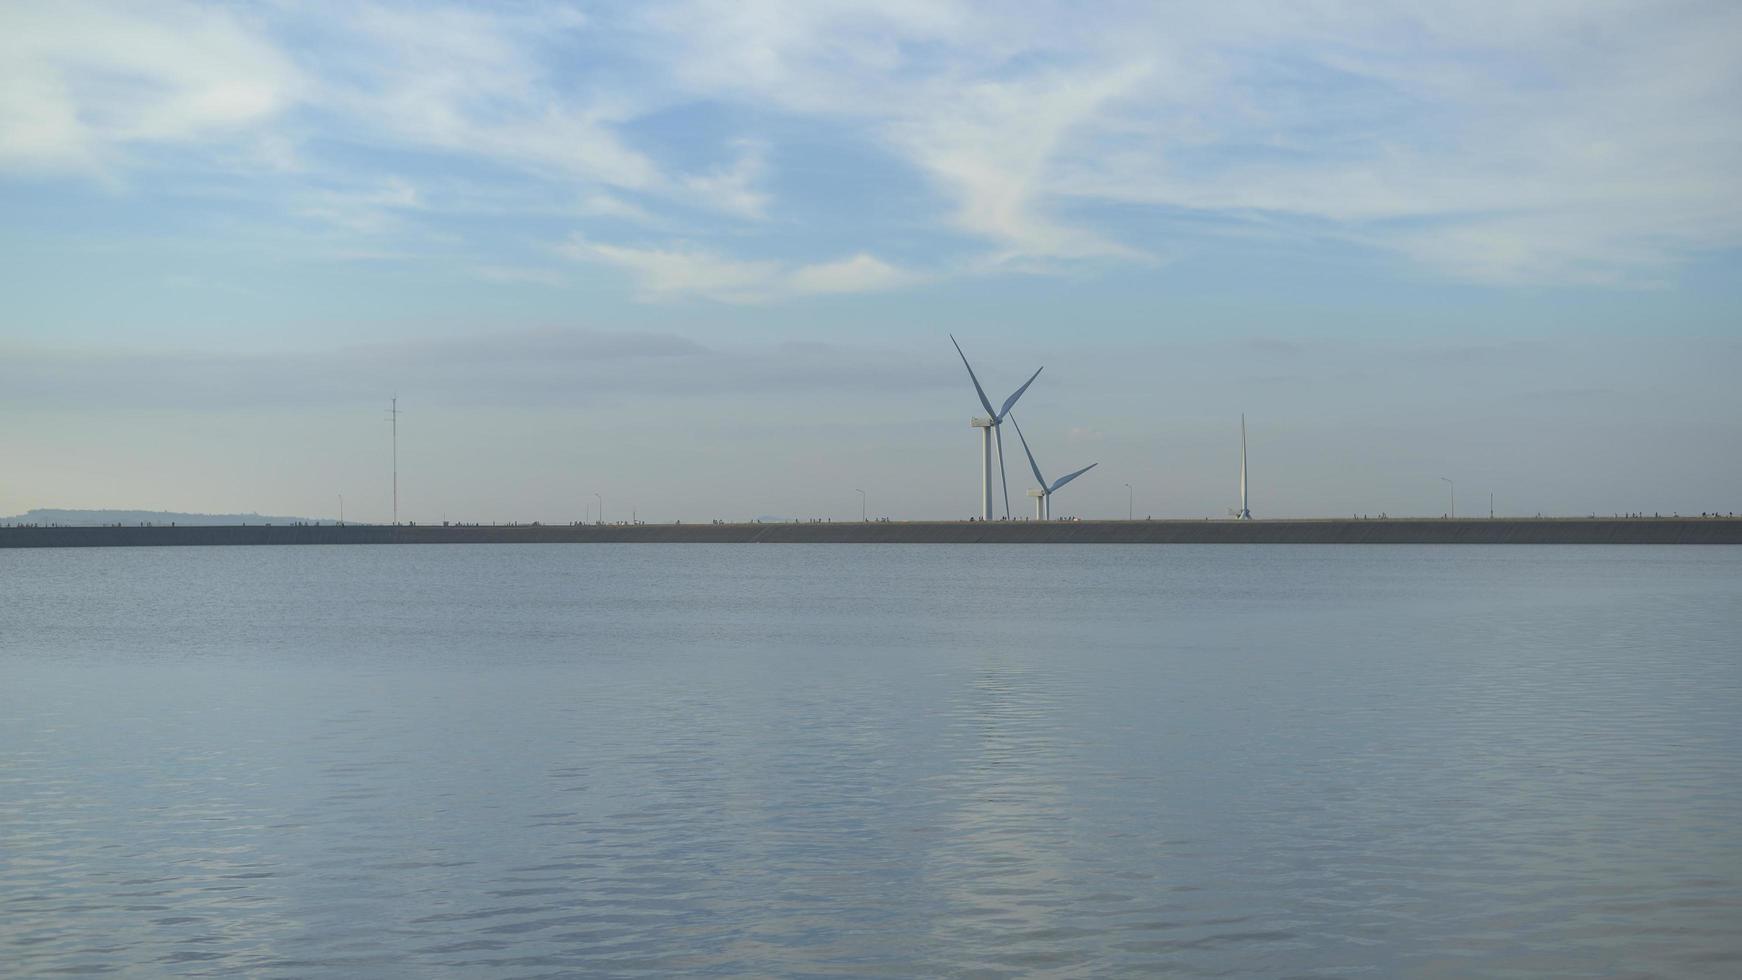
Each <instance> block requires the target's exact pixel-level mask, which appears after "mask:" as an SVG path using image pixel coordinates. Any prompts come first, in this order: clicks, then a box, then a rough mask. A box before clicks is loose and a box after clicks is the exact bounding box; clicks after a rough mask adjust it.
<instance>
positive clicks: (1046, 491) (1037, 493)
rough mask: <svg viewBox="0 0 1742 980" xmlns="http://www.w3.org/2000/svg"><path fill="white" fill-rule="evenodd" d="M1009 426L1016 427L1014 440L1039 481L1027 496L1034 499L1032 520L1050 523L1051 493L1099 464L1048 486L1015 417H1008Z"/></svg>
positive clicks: (1069, 474) (1063, 477) (1067, 475)
mask: <svg viewBox="0 0 1742 980" xmlns="http://www.w3.org/2000/svg"><path fill="white" fill-rule="evenodd" d="M1010 424H1011V425H1015V426H1016V438H1018V439H1021V440H1022V453H1023V455H1025V456H1027V457H1028V468H1029V469H1031V470H1033V471H1034V478H1035V479H1036V480H1038V481H1040V489H1039V490H1030V491H1028V495H1029V496H1030V497H1033V498H1034V519H1035V520H1037V521H1050V520H1052V495H1053V493H1054V492H1056V491H1057V490H1058V488H1059V487H1062V486H1064V485H1065V484H1067V483H1069V482H1071V481H1072V480H1075V479H1076V478H1077V477H1079V476H1082V475H1083V474H1084V473H1087V472H1089V471H1090V470H1092V469H1094V468H1095V467H1097V466H1100V465H1101V464H1100V463H1090V464H1089V465H1087V466H1085V467H1083V468H1082V469H1080V470H1078V471H1076V472H1075V473H1066V474H1065V475H1064V476H1061V477H1059V478H1058V479H1056V480H1054V481H1053V482H1052V483H1051V484H1048V483H1047V482H1046V477H1044V476H1041V475H1040V464H1039V463H1036V462H1035V461H1034V453H1032V452H1030V451H1029V449H1028V439H1027V438H1025V437H1024V436H1023V434H1022V426H1020V425H1017V423H1016V416H1014V415H1012V416H1010Z"/></svg>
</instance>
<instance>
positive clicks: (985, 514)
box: [950, 334, 1045, 521]
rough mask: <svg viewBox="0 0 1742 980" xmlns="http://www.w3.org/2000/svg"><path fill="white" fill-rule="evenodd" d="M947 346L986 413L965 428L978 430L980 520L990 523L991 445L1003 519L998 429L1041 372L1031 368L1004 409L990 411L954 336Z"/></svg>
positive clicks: (1007, 483) (1007, 513) (1001, 447)
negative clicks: (995, 443)
mask: <svg viewBox="0 0 1742 980" xmlns="http://www.w3.org/2000/svg"><path fill="white" fill-rule="evenodd" d="M950 343H952V344H956V354H957V355H959V356H960V357H961V358H962V366H963V367H965V368H967V369H968V380H969V381H972V382H974V394H976V395H979V396H980V405H981V407H982V408H984V409H986V418H983V419H973V420H971V421H970V422H969V423H968V424H969V425H971V426H973V427H974V428H976V429H979V430H980V519H981V520H983V521H989V520H991V519H992V441H993V437H994V436H996V437H997V441H998V479H999V481H1000V482H1001V483H1002V484H1003V485H1004V516H1005V517H1009V516H1010V478H1009V476H1008V475H1006V474H1005V472H1004V430H1003V429H1001V428H999V426H1000V425H1002V424H1003V423H1004V417H1005V416H1006V415H1009V414H1010V410H1011V409H1012V408H1015V407H1016V399H1018V398H1021V397H1022V393H1023V392H1025V391H1027V390H1028V386H1029V385H1031V384H1034V379H1035V378H1038V377H1040V372H1041V371H1043V370H1045V368H1035V369H1034V373H1033V374H1031V375H1029V376H1028V380H1027V381H1024V382H1023V383H1022V387H1020V388H1018V389H1016V392H1015V394H1012V395H1011V396H1010V397H1009V398H1006V399H1004V407H1003V408H1001V409H998V410H997V411H993V409H992V402H991V400H990V399H988V398H987V397H986V389H984V388H982V387H980V379H979V378H977V377H975V376H974V366H973V365H971V364H969V363H968V355H966V354H963V353H962V345H961V344H957V343H956V335H955V334H951V335H950Z"/></svg>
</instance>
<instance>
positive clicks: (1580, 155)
mask: <svg viewBox="0 0 1742 980" xmlns="http://www.w3.org/2000/svg"><path fill="white" fill-rule="evenodd" d="M1739 36H1742V7H1738V6H1737V5H1735V4H1733V3H1725V2H1722V0H1714V2H1699V0H1688V2H1677V3H1674V4H1672V5H1671V6H1669V7H1661V6H1660V7H1639V6H1629V5H1613V4H1590V3H1542V4H1529V5H1523V6H1520V5H1517V4H1509V3H1502V2H1499V0H1495V2H1475V3H1465V4H1451V5H1447V4H1405V5H1401V6H1390V7H1375V6H1373V5H1370V4H1365V3H1357V2H1352V0H1348V2H1345V0H1329V2H1325V3H1317V4H1312V5H1310V6H1303V5H1281V6H1279V5H1276V4H1270V3H1259V2H1244V0H1236V2H1232V3H1227V4H1217V5H1213V6H1202V5H1199V6H1191V5H1184V6H1169V7H1165V8H1158V7H1155V6H1153V5H1150V4H1118V3H1116V4H1110V5H1104V6H1101V7H1099V8H1097V10H1096V11H1095V13H1094V16H1092V17H1089V16H1084V15H1083V13H1082V11H1081V10H1079V9H1077V8H1073V7H1066V6H1063V5H1052V4H1035V5H1023V6H1020V7H1017V8H1012V7H1011V6H1010V5H1008V4H998V3H990V2H971V0H923V2H922V0H883V2H878V3H869V2H863V3H861V2H818V3H806V4H796V5H795V4H789V3H777V2H772V0H676V2H670V3H658V4H651V5H646V6H636V7H633V8H628V9H610V8H606V9H600V10H590V11H586V12H581V11H577V10H574V9H570V8H567V7H563V6H548V5H530V6H526V5H508V6H454V5H434V6H432V5H426V4H408V3H395V2H373V3H364V4H360V5H354V6H353V5H332V6H317V7H314V8H308V7H297V6H289V7H282V6H266V7H233V6H228V5H210V4H196V3H179V2H174V0H167V2H165V3H160V4H153V5H149V6H140V5H131V4H109V3H95V2H85V0H62V2H55V3H41V4H37V3H14V4H6V5H3V6H0V172H4V173H12V174H19V173H25V174H31V175H41V174H68V173H78V174H85V175H89V176H91V177H94V178H96V179H99V180H102V181H105V182H107V183H109V184H110V185H112V186H125V185H126V184H127V182H128V181H130V180H134V179H136V178H137V180H138V181H139V182H140V183H142V184H143V183H145V182H146V180H147V178H148V177H149V175H151V174H160V175H173V179H174V180H175V182H176V187H177V188H178V191H182V192H185V191H186V189H187V186H188V184H189V183H192V182H197V180H198V179H199V178H198V175H199V174H200V172H201V171H202V169H209V170H211V171H214V172H218V171H221V172H223V173H224V174H225V175H226V179H235V180H240V179H247V180H253V181H256V182H257V183H256V185H254V186H255V192H254V193H253V194H252V197H253V198H254V199H256V200H277V201H279V202H281V204H282V206H283V208H284V209H285V211H286V213H289V214H300V215H303V216H314V217H318V218H321V219H323V220H326V221H328V222H330V223H333V224H335V225H337V226H339V227H342V228H346V229H348V230H350V231H352V232H354V233H356V234H358V235H364V236H369V235H381V234H383V233H385V232H389V231H395V230H397V231H399V232H402V233H406V234H409V233H410V231H409V230H408V229H404V228H396V226H395V222H394V219H395V217H396V216H399V217H403V216H404V214H405V213H406V212H407V211H408V210H410V209H411V208H413V207H415V208H417V209H418V210H419V211H420V213H422V214H424V215H425V216H426V217H428V218H429V220H432V221H434V220H441V218H442V216H443V212H444V209H445V208H446V207H447V204H446V202H444V201H442V200H438V199H430V198H418V199H415V200H413V201H409V202H407V201H394V200H390V199H388V198H386V197H382V196H380V195H382V194H383V189H384V188H388V189H391V188H392V186H394V185H393V183H392V182H393V181H396V180H398V181H404V182H405V183H404V186H405V187H419V186H422V185H423V184H424V183H426V182H428V181H431V180H439V179H454V180H459V179H464V180H467V181H471V182H473V183H474V184H479V185H493V186H496V187H498V188H504V189H515V188H523V187H525V186H527V185H532V186H535V187H537V188H539V192H538V193H532V194H528V195H526V197H527V198H528V199H529V200H532V201H542V202H546V203H545V204H544V205H543V206H544V207H545V208H546V209H547V211H548V215H547V216H548V217H550V218H553V219H559V218H560V219H562V220H567V221H570V222H572V224H571V225H570V227H571V228H575V229H578V230H579V232H580V234H581V235H582V236H583V237H582V238H581V239H577V241H581V242H584V243H585V244H584V247H583V249H582V251H585V252H586V253H587V255H588V256H589V257H590V258H592V259H593V260H597V261H606V262H611V263H614V264H617V265H619V266H621V267H624V268H628V269H631V270H632V271H634V272H635V273H636V282H637V284H638V285H639V288H640V291H641V294H642V295H644V296H647V297H653V298H660V297H668V296H671V295H679V294H691V295H704V296H711V297H713V298H715V299H722V300H727V301H732V302H744V301H756V302H765V301H770V300H772V299H778V298H781V297H789V296H797V295H805V294H814V293H821V292H856V291H863V290H865V289H889V288H898V287H900V286H902V285H905V284H908V283H911V282H913V281H915V279H916V277H914V276H912V275H910V274H907V273H904V272H902V271H900V270H898V269H896V268H894V267H892V266H890V265H888V264H886V263H884V262H883V261H882V260H880V259H877V258H875V256H876V255H878V254H889V253H890V252H893V251H896V250H897V249H896V248H895V247H894V246H892V245H891V243H889V242H886V241H883V240H879V239H878V238H876V237H875V235H876V233H875V232H872V231H862V230H860V228H858V227H857V226H854V225H852V224H849V223H846V222H844V221H842V220H841V219H837V218H835V217H833V216H832V215H830V214H827V213H823V212H816V211H802V210H797V208H798V205H796V204H793V203H792V202H793V201H794V200H795V198H796V197H798V196H799V195H795V194H793V193H792V189H793V188H794V187H795V186H798V184H800V183H802V182H803V181H804V180H806V179H813V178H814V176H815V175H814V174H813V173H812V172H810V171H807V170H806V167H807V158H806V154H807V153H808V152H810V150H811V148H812V145H813V141H814V140H816V139H818V134H821V133H828V134H832V135H831V136H830V137H829V139H832V140H836V141H837V142H836V143H835V147H836V149H837V151H838V150H839V141H840V140H842V139H845V140H846V141H847V142H848V144H849V150H850V151H853V152H858V153H861V154H863V155H865V156H867V157H869V156H872V155H875V157H876V160H877V161H878V163H879V164H881V163H883V162H886V161H894V162H896V163H897V164H898V165H899V166H901V167H903V168H905V169H907V170H908V171H909V172H910V173H911V174H913V175H916V176H918V177H920V178H921V179H923V181H924V182H926V184H927V185H929V186H930V187H931V188H932V189H933V190H934V191H935V193H936V194H937V195H938V196H939V197H940V198H941V200H942V202H943V204H942V206H941V207H935V206H933V203H934V202H925V203H924V204H923V205H920V207H921V208H922V209H923V210H916V211H914V212H913V213H909V214H904V215H900V216H899V217H900V218H902V219H903V220H904V222H905V225H906V227H908V228H916V229H919V230H920V232H921V233H923V234H925V235H926V236H927V237H926V239H925V241H924V242H923V247H924V248H925V249H926V250H928V251H929V253H930V255H929V256H928V262H927V265H928V267H934V268H937V269H942V270H955V272H957V273H961V272H977V273H983V272H986V271H988V270H991V271H997V272H1002V273H1022V272H1028V271H1052V270H1054V269H1056V268H1058V267H1060V266H1061V265H1067V266H1069V267H1071V268H1073V269H1076V268H1084V267H1087V268H1100V267H1104V266H1110V265H1117V264H1122V263H1130V262H1142V261H1149V260H1150V259H1151V258H1152V257H1153V256H1155V255H1156V254H1158V253H1160V252H1164V251H1169V250H1171V249H1172V248H1173V247H1174V246H1175V243H1176V241H1177V240H1178V239H1179V238H1181V237H1182V236H1184V235H1185V234H1186V232H1185V231H1184V230H1183V229H1182V224H1181V219H1182V218H1189V219H1190V220H1191V222H1192V223H1193V224H1192V228H1193V229H1194V230H1201V229H1202V228H1203V227H1205V226H1206V225H1207V226H1209V227H1211V228H1216V227H1222V228H1227V229H1240V228H1246V227H1251V226H1254V225H1261V226H1262V227H1264V228H1265V230H1266V232H1267V233H1269V234H1271V235H1275V236H1280V237H1283V238H1288V237H1291V236H1292V237H1294V238H1295V239H1296V240H1297V242H1298V243H1299V244H1300V247H1303V248H1307V247H1313V246H1314V245H1315V244H1316V243H1320V242H1323V241H1325V240H1338V241H1342V242H1345V243H1352V244H1354V245H1356V246H1359V247H1364V248H1371V249H1376V250H1380V251H1384V252H1389V253H1393V254H1396V255H1398V256H1400V257H1403V258H1404V259H1406V260H1408V261H1411V262H1413V263H1416V264H1417V265H1419V266H1420V267H1422V268H1424V269H1427V270H1429V271H1431V272H1432V273H1435V274H1437V275H1441V276H1445V277H1448V278H1454V279H1465V280H1474V281H1480V282H1488V283H1578V284H1590V283H1628V284H1636V283H1646V282H1651V281H1653V280H1655V279H1657V278H1658V277H1660V276H1661V275H1662V274H1663V273H1664V272H1665V271H1666V270H1670V269H1673V268H1674V267H1675V266H1676V265H1677V264H1678V263H1680V262H1681V261H1683V260H1685V259H1686V258H1687V257H1688V256H1690V255H1692V254H1695V253H1697V252H1699V251H1700V250H1703V249H1713V248H1724V247H1730V246H1734V245H1735V244H1737V243H1738V242H1739V241H1742V198H1739V197H1738V196H1737V195H1736V194H1735V193H1734V190H1733V187H1734V182H1735V176H1734V175H1735V174H1736V173H1737V172H1739V171H1742V135H1738V134H1739V132H1742V130H1739V129H1738V127H1737V126H1736V124H1735V123H1736V112H1735V109H1734V107H1735V105H1737V104H1738V103H1739V102H1742V61H1739V60H1738V59H1737V58H1736V57H1735V39H1736V38H1737V37H1739ZM697 120H702V121H703V122H705V125H702V126H695V125H694V123H695V122H696V121H697ZM841 134H847V135H846V136H844V137H843V136H842V135H841ZM159 154H175V156H174V158H173V161H166V160H163V159H158V155H159ZM169 163H173V166H171V165H168V164H169ZM154 168H155V169H154ZM822 172H826V173H829V174H831V175H832V176H834V177H837V178H839V183H840V185H841V187H842V188H843V189H842V190H841V191H840V193H841V194H851V193H853V191H852V188H854V187H855V186H856V183H855V181H856V178H857V177H858V174H857V173H856V172H855V171H854V170H852V169H851V168H849V169H847V170H846V171H844V172H843V171H841V170H840V163H839V160H834V161H832V162H831V163H830V164H829V167H828V168H826V169H825V170H824V171H822ZM190 175H192V176H190ZM163 179H165V180H169V179H171V178H170V177H168V176H165V177H164V178H163ZM505 192H506V193H512V191H511V190H510V191H505ZM811 193H812V194H813V196H814V194H815V192H814V190H813V191H812V192H811ZM371 195H375V196H376V197H375V199H374V200H372V201H371V200H369V198H370V196H371ZM577 202H578V203H577ZM907 206H909V207H913V206H914V205H913V204H911V203H909V204H908V205H907ZM455 220H458V219H457V218H456V219H455ZM831 221H834V222H839V223H836V224H832V225H826V224H825V223H827V222H831ZM624 223H630V224H634V225H637V226H639V228H637V229H635V232H636V233H637V234H639V235H640V236H641V237H639V238H637V239H634V240H630V239H628V238H627V237H616V238H614V237H613V236H614V235H624V236H626V235H627V234H629V231H628V230H626V229H624V228H623V227H622V225H623V224H624ZM648 233H658V234H661V235H667V236H669V237H668V239H667V240H666V241H665V242H664V243H663V244H661V245H660V246H658V247H648V246H647V245H646V241H647V239H646V237H645V236H646V235H647V234H648ZM563 234H564V232H561V231H557V232H551V233H549V238H547V240H549V239H560V238H561V237H562V235H563ZM819 238H820V239H827V240H829V241H830V242H832V243H833V244H831V245H830V247H829V248H830V251H832V252H834V253H836V254H842V253H844V254H847V255H850V256H852V258H849V259H844V260H841V261H839V262H830V263H824V264H821V265H811V264H809V263H808V260H807V259H805V258H804V257H803V256H805V255H807V254H810V253H812V252H814V249H813V248H811V245H810V242H811V241H812V240H813V239H819ZM698 243H699V244H698ZM747 243H748V244H747ZM899 250H900V251H901V252H902V254H913V249H912V248H911V247H902V248H901V249H899ZM752 253H753V254H755V255H757V256H760V257H758V258H745V257H743V256H744V255H745V254H752ZM769 255H779V256H783V258H780V259H768V258H765V256H769ZM475 258H476V261H477V264H478V265H480V266H483V267H495V266H508V265H512V264H514V263H512V262H510V261H504V260H503V259H502V258H501V257H498V256H494V255H486V254H479V255H477V256H475Z"/></svg>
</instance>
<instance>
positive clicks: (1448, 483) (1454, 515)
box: [1440, 476, 1458, 521]
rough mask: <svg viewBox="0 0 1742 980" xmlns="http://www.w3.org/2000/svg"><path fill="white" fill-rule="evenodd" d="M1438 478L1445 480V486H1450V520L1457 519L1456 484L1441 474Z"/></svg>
mask: <svg viewBox="0 0 1742 980" xmlns="http://www.w3.org/2000/svg"><path fill="white" fill-rule="evenodd" d="M1440 479H1442V480H1444V481H1446V486H1448V487H1451V488H1452V489H1451V495H1452V509H1451V512H1450V513H1451V518H1452V520H1454V521H1455V520H1457V519H1458V485H1457V484H1456V483H1453V482H1452V480H1451V477H1446V476H1442V477H1440Z"/></svg>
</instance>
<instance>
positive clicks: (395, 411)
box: [387, 395, 399, 524]
mask: <svg viewBox="0 0 1742 980" xmlns="http://www.w3.org/2000/svg"><path fill="white" fill-rule="evenodd" d="M387 421H388V422H391V423H392V424H393V523H394V524H398V523H399V396H398V395H394V396H393V398H392V400H391V407H390V408H388V410H387Z"/></svg>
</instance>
